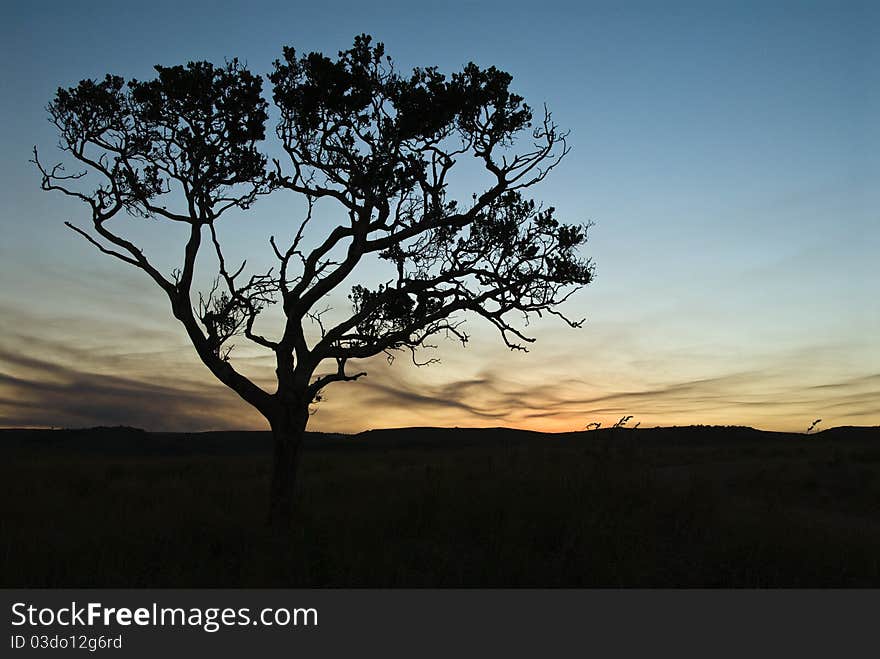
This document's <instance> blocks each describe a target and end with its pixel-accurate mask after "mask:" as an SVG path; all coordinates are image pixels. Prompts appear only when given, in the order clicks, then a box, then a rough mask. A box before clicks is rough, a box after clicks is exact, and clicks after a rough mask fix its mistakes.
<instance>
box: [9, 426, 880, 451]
mask: <svg viewBox="0 0 880 659" xmlns="http://www.w3.org/2000/svg"><path fill="white" fill-rule="evenodd" d="M624 438H626V439H627V440H628V441H638V442H643V441H644V442H650V443H652V444H655V443H663V444H669V445H690V444H702V443H718V442H737V443H739V442H757V443H760V442H766V441H811V442H815V441H829V440H833V441H859V442H861V441H870V442H874V441H880V426H839V427H835V428H828V429H826V430H822V431H820V432H816V433H810V434H809V435H808V434H805V433H788V432H776V431H767V430H756V429H755V428H749V427H747V426H666V427H655V428H601V429H599V430H580V431H572V432H561V433H542V432H537V431H533V430H519V429H514V428H433V427H412V428H387V429H377V430H367V431H364V432H361V433H357V434H354V435H347V434H342V433H318V432H311V433H306V445H307V446H313V447H316V446H320V447H321V448H340V449H371V448H382V447H396V448H406V447H408V446H411V447H413V448H450V447H451V446H453V445H454V446H455V447H467V446H499V447H500V446H511V445H516V444H520V443H524V442H534V441H563V442H572V441H577V442H584V441H586V442H591V441H603V442H607V441H611V442H614V441H616V440H619V439H624ZM271 445H272V436H271V433H270V432H269V431H259V430H257V431H241V430H238V431H236V430H226V431H209V432H197V433H176V432H156V433H154V432H147V431H145V430H143V429H140V428H132V427H130V426H114V427H110V426H97V427H93V428H80V429H64V430H34V429H6V430H3V429H0V452H6V451H13V452H14V451H15V450H16V449H19V448H27V449H28V450H30V451H32V450H34V449H37V450H45V451H47V452H52V453H58V452H63V453H73V454H102V455H152V456H163V455H168V456H174V455H236V454H242V455H244V454H259V453H264V452H268V451H270V450H271Z"/></svg>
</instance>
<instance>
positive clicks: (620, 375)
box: [0, 2, 880, 430]
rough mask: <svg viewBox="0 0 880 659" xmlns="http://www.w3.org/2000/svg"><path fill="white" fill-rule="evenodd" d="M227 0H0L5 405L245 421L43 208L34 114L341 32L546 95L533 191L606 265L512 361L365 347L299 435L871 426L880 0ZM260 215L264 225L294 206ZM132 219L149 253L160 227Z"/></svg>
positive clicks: (86, 416) (39, 413)
mask: <svg viewBox="0 0 880 659" xmlns="http://www.w3.org/2000/svg"><path fill="white" fill-rule="evenodd" d="M246 7H247V8H245V5H244V4H243V3H242V4H235V3H226V4H224V3H193V2H188V3H162V2H159V3H150V4H149V5H146V4H144V3H137V4H134V3H131V4H128V3H100V2H93V3H56V2H47V3H43V4H41V5H40V6H37V7H34V6H26V5H25V4H24V3H19V4H18V5H17V6H14V7H10V8H7V9H5V10H4V14H5V15H4V21H3V25H2V27H0V30H2V43H3V46H2V48H3V62H4V64H3V66H4V71H3V76H2V95H0V96H2V100H0V112H2V122H0V133H2V143H3V145H4V149H3V153H2V154H0V186H2V195H3V199H4V204H3V207H2V208H0V228H2V236H3V238H2V241H0V277H2V281H3V286H2V290H0V311H2V321H0V322H2V325H3V326H2V327H0V331H2V333H3V334H2V338H0V347H2V353H0V373H2V374H3V375H4V376H5V379H4V380H0V424H3V425H39V424H41V423H45V424H47V425H94V424H96V423H110V422H126V420H127V419H133V420H134V422H135V424H137V423H140V425H145V426H147V427H154V428H156V429H158V428H171V427H182V426H186V427H193V428H209V427H260V421H259V419H257V418H256V417H254V416H253V414H252V413H251V412H250V411H248V410H247V409H246V408H245V407H244V406H243V405H242V404H239V403H238V402H237V401H236V400H235V398H234V397H232V396H230V395H227V394H225V393H224V392H222V390H221V389H220V388H219V385H215V384H213V383H212V382H211V381H210V376H209V375H208V374H207V372H206V371H204V369H202V367H201V366H199V365H198V364H197V363H196V361H195V358H194V357H193V356H192V355H191V354H190V351H189V350H188V348H187V346H186V343H185V338H184V335H183V332H182V330H180V329H179V328H177V327H176V326H175V325H174V324H173V322H172V321H171V319H170V318H169V317H168V313H167V309H166V306H167V305H166V304H165V302H164V301H163V299H162V297H161V294H160V292H159V291H158V290H156V289H154V288H153V287H152V286H151V284H150V282H148V281H146V280H145V279H144V278H143V277H139V276H138V275H140V274H141V273H139V272H136V271H135V272H129V271H126V270H125V267H124V266H123V265H122V264H117V263H115V262H112V261H108V260H106V259H105V258H102V257H101V255H99V254H97V253H96V252H94V251H93V250H92V249H91V248H90V246H89V245H87V244H85V243H83V242H82V241H81V240H79V239H78V238H77V236H75V235H74V234H72V233H71V232H69V231H67V230H65V229H64V228H63V226H62V221H63V220H65V219H71V220H77V219H79V220H84V219H85V215H84V212H83V209H81V208H78V207H77V206H76V205H74V204H71V203H69V201H68V200H66V199H63V198H58V197H55V196H50V195H47V194H45V193H42V192H40V191H39V189H38V178H37V175H36V173H35V172H34V170H33V169H32V167H30V166H29V165H28V163H27V160H28V158H29V157H30V149H31V148H32V147H33V145H35V144H36V145H38V146H39V148H40V150H41V153H42V154H43V155H44V157H45V158H46V159H47V160H51V159H52V158H53V156H54V155H55V154H54V153H53V146H54V144H55V143H56V141H57V139H56V137H55V136H54V134H53V132H52V127H51V126H50V125H49V123H48V122H47V121H46V116H45V111H44V107H45V105H46V104H47V103H48V101H49V100H50V98H51V96H52V94H53V92H54V90H55V88H56V87H58V86H59V85H72V84H75V83H76V82H77V81H78V80H80V79H82V78H86V77H99V76H102V75H103V74H104V73H106V72H112V73H117V74H119V75H123V76H126V77H137V78H146V77H148V76H150V75H151V67H152V65H154V64H164V65H172V64H177V63H182V62H185V61H187V60H193V59H207V60H212V61H222V60H223V59H224V58H229V57H239V58H240V59H242V60H244V61H245V62H246V63H247V64H248V66H249V67H250V68H251V69H252V70H254V71H257V72H264V73H265V72H267V71H268V70H269V69H270V66H271V62H272V60H273V59H275V58H276V57H278V56H279V54H280V52H281V47H282V45H293V46H294V47H296V48H297V49H298V50H300V51H309V50H321V51H324V52H326V53H328V54H333V53H335V52H336V51H337V50H339V49H342V48H345V47H347V46H348V45H350V43H351V40H352V37H353V36H354V35H355V34H358V33H361V32H367V33H370V34H372V35H373V36H374V38H376V39H377V40H380V41H383V42H384V43H385V44H386V48H387V50H388V52H389V54H391V55H392V57H393V58H394V59H395V62H396V64H397V66H398V67H400V68H404V69H406V68H410V67H412V66H430V65H436V66H438V67H439V68H440V69H441V70H444V71H448V72H451V71H453V70H456V69H458V68H460V67H462V66H463V65H464V64H466V63H467V62H468V61H471V60H472V61H474V62H476V63H478V64H480V65H483V66H489V65H496V66H498V67H499V68H502V69H505V70H507V71H509V72H511V73H512V74H513V75H514V84H513V87H514V89H515V90H516V91H518V92H519V93H521V94H522V95H523V96H525V97H526V99H527V101H528V102H530V103H531V104H532V105H534V106H538V107H540V105H541V104H542V103H544V102H546V103H547V104H548V105H549V106H550V108H551V110H552V111H553V113H554V118H555V120H556V121H557V122H558V123H559V124H560V125H561V126H563V127H565V128H570V129H571V131H572V133H571V143H572V146H573V150H572V152H571V154H570V155H569V157H568V158H567V159H566V160H565V161H564V163H563V165H562V166H561V167H560V168H559V169H558V170H557V171H555V172H554V175H553V176H551V177H550V178H549V179H548V180H547V181H546V182H545V184H543V186H542V187H541V188H540V189H536V190H535V194H536V196H537V197H538V198H539V199H543V200H544V201H546V202H548V203H552V204H553V205H554V206H556V207H557V208H558V209H560V214H561V215H562V216H563V217H566V218H568V219H569V220H573V221H574V220H593V221H595V223H596V226H595V227H594V229H593V233H592V239H591V242H590V243H589V245H588V246H587V247H586V249H585V253H586V254H587V255H589V256H591V257H593V258H594V259H595V261H596V263H597V267H598V277H597V280H596V281H595V283H594V284H592V285H591V286H590V287H588V288H587V289H586V290H585V291H583V292H581V293H580V294H578V295H577V296H575V298H574V299H573V300H572V302H571V303H570V305H569V309H568V310H569V312H570V314H571V315H572V316H578V317H581V316H586V317H587V318H588V323H587V324H586V326H585V327H584V329H581V330H577V331H576V330H570V329H567V328H563V327H560V326H558V325H557V324H555V323H543V322H541V323H538V324H537V325H536V326H535V327H534V329H533V334H535V335H536V336H537V338H538V343H537V344H536V346H535V348H534V349H533V350H532V352H531V353H530V354H528V355H510V354H508V353H506V352H505V350H504V349H503V347H502V346H501V344H500V341H499V340H498V338H497V337H496V336H495V335H493V333H492V332H491V331H489V329H487V328H483V329H482V330H480V329H478V328H479V327H480V326H479V323H478V321H476V320H474V321H471V330H470V331H471V332H472V333H473V334H474V345H472V346H471V347H470V348H467V349H464V350H461V349H459V348H457V347H455V346H453V345H449V346H443V347H442V348H441V357H442V359H443V363H442V364H441V365H439V366H434V367H431V368H428V369H418V370H417V369H413V368H410V367H407V366H406V365H404V364H395V365H394V366H393V367H391V368H388V367H387V365H385V364H384V363H376V364H375V365H371V367H370V368H369V369H368V370H369V371H370V376H369V377H368V378H367V379H366V380H364V381H363V382H362V383H361V382H359V383H358V384H356V385H336V387H349V389H346V390H345V391H344V392H340V391H336V390H335V389H330V390H328V402H327V403H326V404H325V405H324V406H323V408H322V409H321V410H320V411H319V413H318V414H317V415H316V416H315V417H314V420H313V425H314V426H315V427H317V428H323V429H328V430H360V429H363V428H366V427H380V426H391V425H414V424H418V423H426V424H436V425H512V426H519V427H535V428H546V429H553V430H562V429H570V428H577V427H582V426H583V424H585V423H586V422H587V421H592V420H600V421H605V422H609V421H613V420H614V419H616V418H618V417H619V416H622V415H623V414H633V415H634V416H635V417H636V419H637V420H642V422H643V425H649V424H664V425H665V424H671V423H742V424H748V425H755V426H760V427H766V428H779V429H801V427H802V426H803V427H804V428H805V427H806V426H807V425H809V423H810V422H811V421H812V420H813V419H814V418H817V417H822V418H823V419H826V425H827V424H833V425H840V424H847V423H852V424H877V423H880V341H878V336H880V332H878V330H880V307H878V303H877V298H878V296H877V290H878V284H880V268H878V266H877V264H876V254H877V253H878V248H880V217H878V216H880V212H878V209H880V203H878V202H880V185H878V184H877V182H878V179H880V176H878V175H880V156H878V154H880V148H878V147H880V129H878V120H877V118H878V117H880V84H878V83H880V80H878V73H877V72H878V70H880V46H878V39H877V34H878V33H880V5H877V4H876V3H840V2H835V3H831V2H828V3H809V2H798V3H782V2H779V3H745V2H737V3H707V2H703V3H680V4H679V3H647V4H637V3H610V2H609V3H604V4H592V3H571V4H558V3H551V2H545V3H539V4H538V3H504V4H501V3H492V2H483V3H447V4H442V5H441V4H440V3H438V4H436V5H433V6H426V5H424V4H423V3H409V2H407V3H383V4H381V5H368V4H366V3H323V4H303V3H296V2H286V3H260V2H253V3H249V4H248V5H246ZM464 185H465V186H466V183H465V184H464ZM254 214H255V217H256V218H258V220H260V221H261V222H265V226H267V227H272V226H276V225H279V224H281V225H283V224H284V223H285V222H287V221H289V217H290V206H289V200H285V199H280V198H279V199H277V200H275V199H273V200H271V201H269V202H267V203H265V204H261V205H259V206H258V207H257V208H256V210H255V211H254ZM248 226H249V228H248V229H246V230H245V229H244V228H243V227H242V226H241V225H239V226H236V225H230V226H229V227H224V231H225V232H228V233H227V234H226V235H228V236H229V238H230V240H232V241H233V242H234V243H235V244H236V245H237V247H238V248H239V249H240V250H241V251H242V253H243V254H248V255H251V254H264V255H265V257H266V258H268V252H267V246H266V243H265V239H266V237H267V236H268V234H269V233H270V231H269V230H265V231H264V230H261V229H260V228H259V227H260V226H263V225H260V224H259V222H258V223H257V226H258V228H256V229H255V228H250V227H251V226H252V225H248ZM133 231H134V235H137V236H139V237H140V238H141V239H142V240H143V241H145V244H146V245H147V246H148V247H150V248H151V249H153V250H154V251H155V253H158V254H159V255H160V258H161V255H162V254H165V253H169V250H171V249H172V248H173V247H174V246H175V245H176V243H175V242H174V240H175V236H174V235H171V234H168V233H167V232H163V231H158V230H153V229H148V228H144V227H143V226H134V227H133ZM171 253H173V252H171ZM369 274H370V271H369V270H367V271H366V273H365V276H369ZM25 357H26V358H27V359H25ZM243 357H244V358H245V359H246V360H247V359H249V358H250V357H249V355H248V354H246V353H245V354H243ZM252 362H253V363H252V369H253V373H254V374H255V376H256V377H258V378H260V377H265V376H266V375H267V370H266V369H267V365H266V363H265V362H264V361H261V360H260V359H257V358H253V360H252ZM113 378H125V382H119V381H118V380H114V379H113ZM144 383H149V384H150V385H151V387H155V386H159V387H161V391H158V390H156V389H155V388H149V389H143V388H141V389H139V388H138V387H139V386H141V385H144ZM114 392H115V393H114ZM85 398H89V400H88V401H85ZM156 401H162V402H161V409H162V410H163V413H162V414H160V415H157V414H156V412H155V406H156V405H158V404H159V403H157V402H156ZM169 401H176V402H175V403H174V404H172V403H169ZM343 403H344V404H343ZM366 409H369V410H372V411H373V414H372V415H369V414H365V413H364V410H366ZM40 419H43V421H42V422H40Z"/></svg>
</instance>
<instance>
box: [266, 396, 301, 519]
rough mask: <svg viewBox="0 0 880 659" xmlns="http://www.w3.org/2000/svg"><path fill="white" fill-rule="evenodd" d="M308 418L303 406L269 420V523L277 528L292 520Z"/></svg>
mask: <svg viewBox="0 0 880 659" xmlns="http://www.w3.org/2000/svg"><path fill="white" fill-rule="evenodd" d="M308 419H309V414H308V408H306V409H304V410H284V411H282V412H281V413H280V414H279V415H278V416H277V417H276V418H274V419H272V420H271V421H270V424H271V426H272V439H273V445H274V451H273V458H272V486H271V490H270V500H269V524H270V525H271V526H272V527H274V528H277V529H284V528H288V527H289V526H290V524H291V522H292V521H293V502H294V493H295V490H296V470H297V467H298V465H299V456H300V451H301V449H302V442H303V436H304V434H305V430H306V423H307V422H308Z"/></svg>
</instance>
